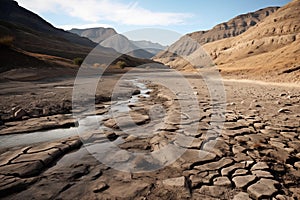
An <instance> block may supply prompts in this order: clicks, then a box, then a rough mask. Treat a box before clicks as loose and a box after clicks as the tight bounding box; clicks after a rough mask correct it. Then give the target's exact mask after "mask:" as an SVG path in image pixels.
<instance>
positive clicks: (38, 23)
mask: <svg viewBox="0 0 300 200" xmlns="http://www.w3.org/2000/svg"><path fill="white" fill-rule="evenodd" d="M0 33H1V36H5V35H10V36H13V37H14V38H15V40H14V45H15V46H16V47H19V48H21V49H23V50H26V51H30V52H35V53H43V54H50V55H55V56H61V57H67V58H70V59H73V58H74V57H83V56H84V55H86V54H87V53H88V52H90V50H91V49H92V48H93V47H95V46H96V44H95V43H93V42H92V41H90V40H88V39H86V38H82V37H79V36H78V35H75V34H72V33H69V32H66V31H63V30H61V29H57V28H55V27H54V26H52V25H51V24H50V23H48V22H46V21H45V20H44V19H42V18H41V17H39V16H38V15H36V14H35V13H32V12H31V11H29V10H26V9H25V8H23V7H20V6H19V5H18V3H17V2H15V1H12V0H1V1H0Z"/></svg>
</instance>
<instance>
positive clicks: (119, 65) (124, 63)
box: [117, 60, 127, 69]
mask: <svg viewBox="0 0 300 200" xmlns="http://www.w3.org/2000/svg"><path fill="white" fill-rule="evenodd" d="M117 66H118V67H120V69H124V68H125V67H126V66H127V64H126V62H124V61H121V60H120V61H118V62H117Z"/></svg>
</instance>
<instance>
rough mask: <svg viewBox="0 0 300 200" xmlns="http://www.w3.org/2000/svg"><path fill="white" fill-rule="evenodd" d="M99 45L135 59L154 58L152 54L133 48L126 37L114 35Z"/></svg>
mask: <svg viewBox="0 0 300 200" xmlns="http://www.w3.org/2000/svg"><path fill="white" fill-rule="evenodd" d="M100 45H101V46H104V47H108V48H113V49H115V50H116V51H117V52H120V53H122V54H127V55H130V56H133V57H136V58H147V59H150V58H152V57H153V56H154V54H152V53H150V52H148V51H146V50H143V49H140V47H137V46H135V45H134V44H133V43H132V42H131V41H130V40H129V39H128V38H127V37H125V36H124V35H121V34H116V35H114V36H112V37H110V38H108V39H106V40H104V41H103V42H101V43H100Z"/></svg>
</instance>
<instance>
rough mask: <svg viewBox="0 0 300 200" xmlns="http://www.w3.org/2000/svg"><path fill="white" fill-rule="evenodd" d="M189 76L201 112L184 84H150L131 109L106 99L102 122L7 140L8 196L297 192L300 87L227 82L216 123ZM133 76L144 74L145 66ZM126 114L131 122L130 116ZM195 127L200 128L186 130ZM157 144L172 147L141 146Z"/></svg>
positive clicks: (4, 193) (201, 85) (0, 191)
mask: <svg viewBox="0 0 300 200" xmlns="http://www.w3.org/2000/svg"><path fill="white" fill-rule="evenodd" d="M185 75H186V76H185V78H186V79H187V80H188V81H189V83H190V86H191V88H192V91H193V95H196V97H197V98H198V101H197V105H198V109H199V112H197V113H198V115H195V116H193V117H191V113H190V112H186V110H188V109H186V110H185V109H184V106H187V108H188V106H189V104H188V102H189V101H190V98H189V96H188V94H186V93H187V91H184V90H182V91H181V93H182V95H180V93H178V92H177V93H173V92H172V91H170V90H169V89H168V88H167V87H165V86H162V85H158V84H157V83H155V82H147V83H144V84H146V85H147V87H148V89H151V91H150V90H149V91H147V94H148V95H149V96H143V95H142V96H140V97H139V98H138V100H137V101H136V100H135V101H133V102H130V101H129V102H127V104H126V105H125V107H126V109H121V108H124V106H123V107H122V106H121V107H120V106H117V107H115V109H121V110H122V112H117V113H118V115H113V116H112V115H110V114H109V110H110V108H113V107H114V105H117V104H118V102H110V103H107V102H105V101H102V102H100V101H99V102H98V104H97V106H96V108H97V109H96V112H97V111H99V112H98V115H97V116H98V118H96V120H97V121H98V122H99V124H100V126H101V128H100V129H96V130H90V131H88V132H86V133H82V134H79V136H72V137H71V138H63V139H57V140H51V141H50V142H43V143H41V142H40V143H37V144H32V145H29V144H26V145H25V144H23V145H21V146H18V145H16V146H14V147H11V146H10V147H4V145H3V147H2V148H1V155H0V157H1V159H0V161H1V163H0V174H1V177H2V178H1V179H2V180H3V181H2V183H1V185H0V195H1V197H3V199H33V198H35V199H236V200H238V199H243V200H244V199H272V198H273V199H289V198H295V199H297V198H299V197H300V189H299V188H300V136H299V133H300V124H299V117H300V115H299V113H300V95H299V94H300V87H297V85H296V86H287V85H278V84H276V85H274V84H261V83H257V82H237V81H233V80H231V81H224V88H225V90H226V101H223V102H218V105H222V106H223V107H225V110H224V111H223V114H224V117H225V118H224V119H225V121H224V123H214V121H212V119H213V118H212V116H213V114H214V112H213V109H214V102H213V101H212V100H211V98H210V94H209V90H208V89H207V88H208V87H207V84H206V82H205V81H203V80H202V79H201V77H199V76H197V75H195V74H185ZM135 76H136V77H139V81H140V82H143V75H142V73H141V74H136V75H135ZM168 81H169V82H170V83H171V85H176V84H178V79H177V77H172V76H168ZM111 86H113V84H112V83H111ZM179 86H180V85H179ZM56 89H57V90H56ZM56 89H55V91H58V90H66V91H67V90H69V89H70V88H61V84H60V88H56ZM106 89H107V91H106V92H107V93H109V92H108V91H109V88H108V87H107V88H106ZM64 93H65V94H66V92H64ZM61 94H62V93H61ZM99 95H103V96H104V97H105V95H104V94H100V93H99ZM38 96H39V95H38ZM5 98H11V97H8V96H6V97H5ZM104 108H105V109H107V112H104V111H103V109H104ZM25 109H26V108H25ZM191 109H192V108H191ZM184 110H185V111H184ZM126 113H127V114H126ZM128 116H130V119H131V121H132V122H133V123H129V122H128V121H129V120H128V119H129V118H128ZM23 120H26V119H23ZM27 120H29V119H27ZM17 122H18V120H17ZM17 122H16V123H17ZM5 123H11V122H4V126H5ZM18 123H20V122H18ZM215 125H217V128H216V127H213V126H215ZM192 126H196V127H197V129H196V131H194V132H192V131H191V132H189V131H187V130H190V129H189V128H190V127H192ZM6 128H7V127H6ZM15 128H17V126H16V127H15ZM3 130H5V129H3ZM124 130H125V131H124ZM1 131H2V130H1ZM19 134H23V133H18V135H19ZM181 137H183V138H184V141H183V140H180V138H181ZM185 141H190V142H185ZM110 144H113V146H114V147H118V151H115V149H111V146H109V145H110ZM98 147H99V148H100V149H101V150H103V149H104V152H103V151H99V149H98ZM168 148H169V149H170V150H178V149H179V150H180V151H178V152H180V154H179V156H178V155H176V153H177V152H176V151H175V154H172V152H174V151H165V150H166V149H168ZM77 149H78V150H77ZM154 152H157V153H159V152H165V153H164V154H162V155H160V157H159V156H158V157H156V158H157V160H151V159H150V161H149V159H148V158H145V157H139V156H137V155H139V154H134V153H140V154H142V155H144V154H147V153H148V154H151V153H153V154H154ZM171 154H172V155H171ZM168 160H172V162H171V163H168ZM156 161H157V162H156ZM160 164H161V166H160ZM122 169H123V170H122ZM128 169H134V170H131V171H130V170H128ZM135 172H139V173H135Z"/></svg>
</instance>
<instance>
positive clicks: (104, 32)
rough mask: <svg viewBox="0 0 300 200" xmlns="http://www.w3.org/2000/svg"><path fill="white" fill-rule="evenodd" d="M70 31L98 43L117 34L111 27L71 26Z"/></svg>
mask: <svg viewBox="0 0 300 200" xmlns="http://www.w3.org/2000/svg"><path fill="white" fill-rule="evenodd" d="M69 32H71V33H75V34H77V35H79V36H81V37H86V38H88V39H90V40H92V41H93V42H95V43H100V42H102V41H104V40H105V39H107V38H109V37H111V36H113V35H115V34H118V33H117V32H116V31H115V29H113V28H103V27H99V28H87V29H77V28H73V29H71V30H69Z"/></svg>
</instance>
